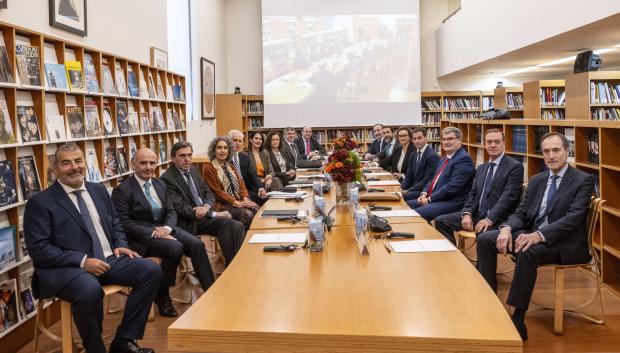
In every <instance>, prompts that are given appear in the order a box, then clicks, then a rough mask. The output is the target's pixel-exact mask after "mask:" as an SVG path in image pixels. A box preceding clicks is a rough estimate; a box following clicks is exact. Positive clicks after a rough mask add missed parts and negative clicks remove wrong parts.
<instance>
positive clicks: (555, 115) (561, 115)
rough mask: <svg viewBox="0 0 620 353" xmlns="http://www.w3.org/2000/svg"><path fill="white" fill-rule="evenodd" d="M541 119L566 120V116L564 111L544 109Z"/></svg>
mask: <svg viewBox="0 0 620 353" xmlns="http://www.w3.org/2000/svg"><path fill="white" fill-rule="evenodd" d="M540 117H541V118H542V120H564V119H566V115H565V112H564V109H543V110H542V111H541V114H540Z"/></svg>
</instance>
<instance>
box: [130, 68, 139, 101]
mask: <svg viewBox="0 0 620 353" xmlns="http://www.w3.org/2000/svg"><path fill="white" fill-rule="evenodd" d="M127 88H128V89H129V95H130V96H131V97H140V88H139V87H138V76H136V73H135V72H133V71H127Z"/></svg>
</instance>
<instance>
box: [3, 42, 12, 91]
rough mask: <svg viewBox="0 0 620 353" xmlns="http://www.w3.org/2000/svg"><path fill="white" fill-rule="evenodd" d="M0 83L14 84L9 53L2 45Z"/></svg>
mask: <svg viewBox="0 0 620 353" xmlns="http://www.w3.org/2000/svg"><path fill="white" fill-rule="evenodd" d="M0 82H5V83H15V79H14V78H13V68H12V67H11V62H10V61H9V53H8V52H7V51H6V47H5V46H4V45H2V46H0Z"/></svg>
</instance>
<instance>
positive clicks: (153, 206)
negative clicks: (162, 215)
mask: <svg viewBox="0 0 620 353" xmlns="http://www.w3.org/2000/svg"><path fill="white" fill-rule="evenodd" d="M144 196H146V200H147V201H148V202H149V204H150V205H151V213H153V219H154V220H156V221H157V218H158V217H159V212H160V211H161V206H159V205H158V204H157V202H156V201H155V199H154V198H153V195H151V181H150V180H149V181H147V182H146V183H144Z"/></svg>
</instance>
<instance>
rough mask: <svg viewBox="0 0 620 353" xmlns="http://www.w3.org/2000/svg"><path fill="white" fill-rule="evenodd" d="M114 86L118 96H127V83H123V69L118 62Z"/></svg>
mask: <svg viewBox="0 0 620 353" xmlns="http://www.w3.org/2000/svg"><path fill="white" fill-rule="evenodd" d="M116 88H117V89H118V95H119V96H122V97H129V92H127V84H126V83H125V71H124V70H123V68H121V67H120V64H119V65H118V66H117V67H116Z"/></svg>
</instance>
